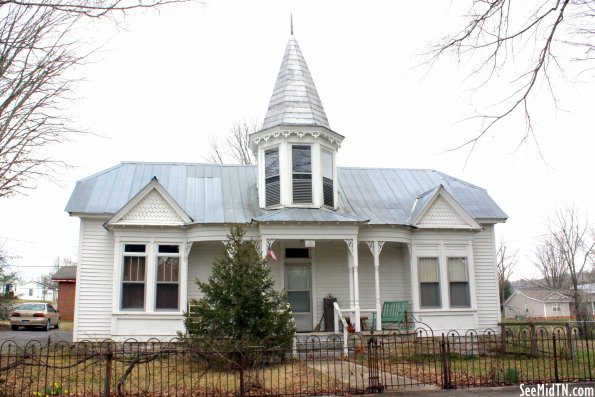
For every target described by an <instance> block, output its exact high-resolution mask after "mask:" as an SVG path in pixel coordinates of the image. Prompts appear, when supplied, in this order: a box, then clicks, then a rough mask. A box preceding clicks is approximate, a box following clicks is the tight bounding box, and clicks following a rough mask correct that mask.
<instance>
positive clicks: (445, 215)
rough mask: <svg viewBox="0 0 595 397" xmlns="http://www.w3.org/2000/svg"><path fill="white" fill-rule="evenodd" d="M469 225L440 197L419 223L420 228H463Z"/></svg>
mask: <svg viewBox="0 0 595 397" xmlns="http://www.w3.org/2000/svg"><path fill="white" fill-rule="evenodd" d="M462 225H467V222H465V221H464V220H463V219H462V218H461V217H460V216H459V214H457V212H456V211H455V210H454V208H452V207H451V206H450V205H449V204H448V203H447V202H446V200H445V199H444V198H442V197H438V198H437V199H436V201H434V203H433V204H432V207H431V208H430V209H429V210H428V212H427V213H426V214H425V215H424V216H423V218H422V219H421V220H420V221H419V223H418V226H462Z"/></svg>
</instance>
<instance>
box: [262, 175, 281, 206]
mask: <svg viewBox="0 0 595 397" xmlns="http://www.w3.org/2000/svg"><path fill="white" fill-rule="evenodd" d="M280 203H281V189H280V183H279V177H278V176H276V177H272V178H267V181H266V206H267V207H269V206H271V205H277V204H280Z"/></svg>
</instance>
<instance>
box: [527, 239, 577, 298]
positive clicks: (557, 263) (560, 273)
mask: <svg viewBox="0 0 595 397" xmlns="http://www.w3.org/2000/svg"><path fill="white" fill-rule="evenodd" d="M533 254H534V255H535V260H534V261H533V264H534V265H535V267H536V268H537V270H538V271H539V273H540V274H541V276H542V277H543V278H542V279H540V280H537V281H535V283H536V284H537V286H539V287H545V288H551V289H555V290H560V289H564V288H568V287H569V284H568V269H567V267H566V265H565V264H564V261H563V258H562V252H561V251H560V249H559V247H558V246H557V245H556V244H555V243H554V242H553V241H552V240H551V238H550V235H549V234H548V235H545V236H543V237H541V238H540V241H539V243H538V245H537V247H536V248H535V250H534V251H533Z"/></svg>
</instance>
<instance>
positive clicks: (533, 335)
mask: <svg viewBox="0 0 595 397" xmlns="http://www.w3.org/2000/svg"><path fill="white" fill-rule="evenodd" d="M529 327H530V333H531V357H537V332H536V331H535V324H530V325H529Z"/></svg>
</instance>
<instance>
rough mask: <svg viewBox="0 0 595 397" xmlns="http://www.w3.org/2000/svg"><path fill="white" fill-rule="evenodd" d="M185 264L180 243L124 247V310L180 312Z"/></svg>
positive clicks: (122, 305) (122, 280) (122, 260)
mask: <svg viewBox="0 0 595 397" xmlns="http://www.w3.org/2000/svg"><path fill="white" fill-rule="evenodd" d="M181 261H182V255H181V253H180V245H178V244H155V243H148V244H136V243H135V244H124V245H123V253H122V259H121V264H122V268H121V273H120V274H121V277H122V278H121V290H120V291H121V292H120V309H121V310H131V311H132V310H136V311H145V312H153V311H163V310H169V311H178V310H180V282H181V279H182V276H181V274H180V272H181V267H182V266H181Z"/></svg>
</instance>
